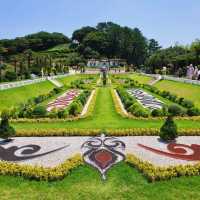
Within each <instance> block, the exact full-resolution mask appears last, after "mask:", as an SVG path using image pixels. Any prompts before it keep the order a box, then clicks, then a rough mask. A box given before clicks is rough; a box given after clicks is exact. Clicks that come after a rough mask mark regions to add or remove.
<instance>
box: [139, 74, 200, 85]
mask: <svg viewBox="0 0 200 200" xmlns="http://www.w3.org/2000/svg"><path fill="white" fill-rule="evenodd" d="M141 74H143V75H145V76H150V77H153V78H157V77H158V76H162V79H164V80H170V81H178V82H182V83H190V84H194V85H200V81H198V80H190V79H187V78H179V77H173V76H166V75H159V74H145V73H141Z"/></svg>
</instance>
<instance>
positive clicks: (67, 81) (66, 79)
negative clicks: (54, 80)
mask: <svg viewBox="0 0 200 200" xmlns="http://www.w3.org/2000/svg"><path fill="white" fill-rule="evenodd" d="M98 76H99V75H89V74H77V75H72V76H66V77H63V78H59V79H58V81H60V82H61V83H63V84H64V85H66V86H70V83H71V82H72V81H75V80H77V79H87V78H89V77H96V78H97V77H98Z"/></svg>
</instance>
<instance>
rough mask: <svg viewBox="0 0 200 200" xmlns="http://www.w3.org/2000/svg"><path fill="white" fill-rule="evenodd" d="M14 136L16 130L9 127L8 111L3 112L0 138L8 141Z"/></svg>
mask: <svg viewBox="0 0 200 200" xmlns="http://www.w3.org/2000/svg"><path fill="white" fill-rule="evenodd" d="M14 135H15V129H14V128H13V127H11V126H10V125H9V114H8V112H7V111H3V112H2V114H1V124H0V137H1V138H3V139H8V138H9V137H12V136H14Z"/></svg>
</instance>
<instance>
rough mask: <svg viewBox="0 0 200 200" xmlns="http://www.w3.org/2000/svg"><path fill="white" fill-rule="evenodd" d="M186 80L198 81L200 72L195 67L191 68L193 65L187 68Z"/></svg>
mask: <svg viewBox="0 0 200 200" xmlns="http://www.w3.org/2000/svg"><path fill="white" fill-rule="evenodd" d="M187 78H189V79H193V80H200V70H199V69H198V67H197V66H195V67H193V64H190V65H189V66H187Z"/></svg>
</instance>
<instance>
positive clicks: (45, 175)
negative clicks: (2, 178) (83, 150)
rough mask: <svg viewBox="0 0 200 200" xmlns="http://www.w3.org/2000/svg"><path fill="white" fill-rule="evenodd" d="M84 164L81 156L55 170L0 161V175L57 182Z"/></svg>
mask: <svg viewBox="0 0 200 200" xmlns="http://www.w3.org/2000/svg"><path fill="white" fill-rule="evenodd" d="M82 164H83V160H82V157H81V155H79V154H77V155H75V156H74V157H72V158H70V159H68V160H66V161H65V162H64V163H62V164H60V165H58V166H57V167H54V168H50V167H47V168H46V167H39V166H31V165H24V164H23V165H21V164H17V163H11V162H5V161H0V175H11V176H22V177H24V178H28V179H35V180H39V181H56V180H61V179H63V178H64V177H65V176H66V175H67V174H69V173H70V172H71V170H72V169H74V168H76V167H78V166H80V165H82Z"/></svg>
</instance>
